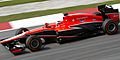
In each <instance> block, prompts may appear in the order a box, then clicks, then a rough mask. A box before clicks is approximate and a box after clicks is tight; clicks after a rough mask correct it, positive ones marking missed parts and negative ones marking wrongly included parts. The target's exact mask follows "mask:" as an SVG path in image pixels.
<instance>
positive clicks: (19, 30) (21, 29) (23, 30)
mask: <svg viewBox="0 0 120 60" xmlns="http://www.w3.org/2000/svg"><path fill="white" fill-rule="evenodd" d="M26 31H29V30H28V29H27V28H20V29H18V30H17V31H16V33H15V35H19V34H22V33H23V32H26Z"/></svg>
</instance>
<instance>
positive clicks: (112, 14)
mask: <svg viewBox="0 0 120 60" xmlns="http://www.w3.org/2000/svg"><path fill="white" fill-rule="evenodd" d="M107 16H108V17H109V18H110V19H111V20H114V21H118V20H119V14H118V13H108V14H107Z"/></svg>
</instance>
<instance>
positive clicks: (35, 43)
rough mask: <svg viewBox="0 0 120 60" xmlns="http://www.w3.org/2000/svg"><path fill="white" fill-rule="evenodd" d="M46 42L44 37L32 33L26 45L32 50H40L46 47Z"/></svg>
mask: <svg viewBox="0 0 120 60" xmlns="http://www.w3.org/2000/svg"><path fill="white" fill-rule="evenodd" d="M44 42H45V41H44V39H43V38H40V37H38V36H36V35H31V36H29V37H28V38H27V40H26V47H27V48H28V49H29V50H31V51H32V52H34V51H39V50H40V49H41V48H43V47H44Z"/></svg>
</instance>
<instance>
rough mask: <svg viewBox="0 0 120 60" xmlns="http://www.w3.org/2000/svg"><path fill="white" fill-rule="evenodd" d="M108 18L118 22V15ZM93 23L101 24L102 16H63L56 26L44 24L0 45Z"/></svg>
mask: <svg viewBox="0 0 120 60" xmlns="http://www.w3.org/2000/svg"><path fill="white" fill-rule="evenodd" d="M108 16H109V17H110V18H111V19H112V20H114V21H116V20H118V16H119V15H117V14H113V13H112V14H108ZM94 22H103V18H102V16H96V15H94V14H87V13H77V14H70V15H67V16H65V17H64V19H63V21H61V22H60V23H59V24H56V23H51V24H48V23H46V24H45V25H44V26H42V27H39V28H36V29H32V30H30V31H27V32H24V33H22V34H19V35H17V36H14V37H11V38H8V39H6V40H3V41H0V43H6V42H9V41H12V40H16V39H19V38H22V37H24V36H26V35H31V34H35V33H39V32H42V31H44V30H55V31H56V32H59V31H63V30H71V29H72V28H71V27H70V26H73V25H78V24H86V23H94ZM43 37H45V36H43ZM54 37H55V36H54ZM70 37H71V36H70Z"/></svg>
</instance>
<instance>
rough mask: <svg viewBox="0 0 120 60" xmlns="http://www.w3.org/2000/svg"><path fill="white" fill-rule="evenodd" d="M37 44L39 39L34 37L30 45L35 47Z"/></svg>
mask: <svg viewBox="0 0 120 60" xmlns="http://www.w3.org/2000/svg"><path fill="white" fill-rule="evenodd" d="M38 46H39V41H38V40H36V39H34V40H32V41H31V47H33V48H37V47H38Z"/></svg>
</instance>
